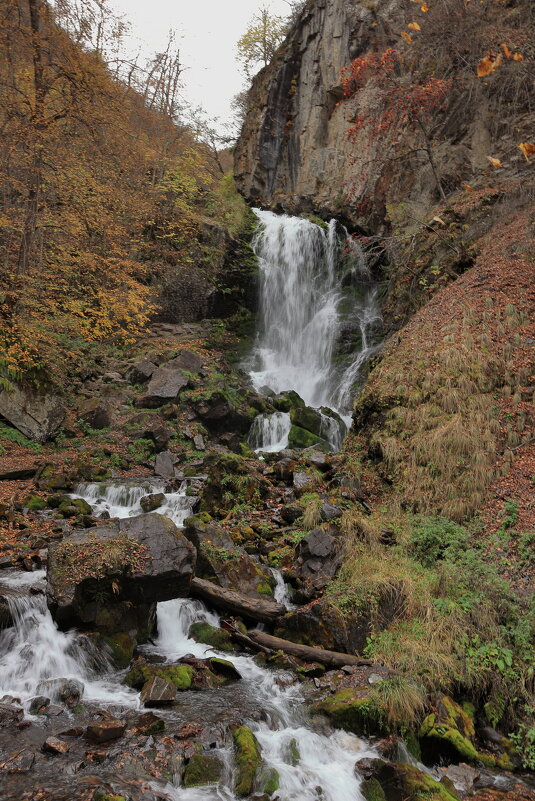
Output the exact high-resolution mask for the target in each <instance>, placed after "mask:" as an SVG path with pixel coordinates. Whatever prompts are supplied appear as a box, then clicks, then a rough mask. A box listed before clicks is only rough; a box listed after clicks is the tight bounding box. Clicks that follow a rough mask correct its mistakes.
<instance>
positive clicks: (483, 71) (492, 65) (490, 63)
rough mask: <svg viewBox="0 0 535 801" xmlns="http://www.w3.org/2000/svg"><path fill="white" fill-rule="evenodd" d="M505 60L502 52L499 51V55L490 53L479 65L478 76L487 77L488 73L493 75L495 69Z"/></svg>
mask: <svg viewBox="0 0 535 801" xmlns="http://www.w3.org/2000/svg"><path fill="white" fill-rule="evenodd" d="M502 62H503V55H502V53H498V55H497V56H492V55H488V56H485V58H482V59H481V61H480V62H479V64H478V65H477V77H478V78H485V77H486V76H487V75H491V74H492V73H493V72H494V70H497V69H498V67H499V66H500V64H501V63H502Z"/></svg>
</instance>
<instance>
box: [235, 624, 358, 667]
mask: <svg viewBox="0 0 535 801" xmlns="http://www.w3.org/2000/svg"><path fill="white" fill-rule="evenodd" d="M247 636H248V637H249V639H250V640H252V641H253V642H254V643H255V644H256V646H257V647H258V646H263V647H264V648H269V649H271V650H273V651H284V653H285V654H289V655H290V656H297V657H299V658H300V659H303V660H304V661H305V662H320V663H321V664H322V665H329V666H330V667H344V665H373V664H374V662H372V660H371V659H364V658H363V657H362V656H353V655H352V654H340V653H338V652H337V651H325V650H324V649H323V648H313V647H312V646H309V645H299V644H298V643H296V642H290V640H283V639H281V638H280V637H273V636H272V635H271V634H266V633H265V632H263V631H256V630H255V631H248V632H247Z"/></svg>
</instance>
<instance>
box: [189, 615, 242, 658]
mask: <svg viewBox="0 0 535 801" xmlns="http://www.w3.org/2000/svg"><path fill="white" fill-rule="evenodd" d="M189 636H190V637H191V639H192V640H195V642H201V643H204V644H205V645H211V646H212V648H216V649H217V650H218V651H232V650H234V649H233V647H232V642H231V639H230V634H229V633H228V631H225V629H220V628H217V627H216V626H211V625H210V623H204V622H202V621H200V622H199V623H193V624H192V626H191V627H190V630H189Z"/></svg>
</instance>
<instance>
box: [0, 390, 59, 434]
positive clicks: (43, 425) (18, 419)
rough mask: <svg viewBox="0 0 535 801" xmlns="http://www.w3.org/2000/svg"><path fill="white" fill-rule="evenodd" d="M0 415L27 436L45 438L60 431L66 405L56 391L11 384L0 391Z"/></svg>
mask: <svg viewBox="0 0 535 801" xmlns="http://www.w3.org/2000/svg"><path fill="white" fill-rule="evenodd" d="M0 416H2V417H5V418H6V420H8V421H9V422H10V423H11V425H13V426H15V428H18V430H19V431H21V432H22V433H23V434H25V435H26V436H27V437H28V438H29V439H33V440H35V441H36V442H45V441H46V440H47V439H49V438H50V437H52V436H53V435H54V434H56V433H57V431H59V428H60V426H61V424H62V423H63V420H64V419H65V409H64V408H63V406H62V403H61V401H60V399H59V398H58V397H57V396H56V395H50V394H49V395H46V394H45V395H39V394H37V393H36V392H34V391H33V390H30V389H26V388H24V387H22V386H16V385H14V386H13V387H12V388H11V389H10V390H3V391H2V392H0Z"/></svg>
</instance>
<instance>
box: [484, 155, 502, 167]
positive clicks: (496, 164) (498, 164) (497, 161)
mask: <svg viewBox="0 0 535 801" xmlns="http://www.w3.org/2000/svg"><path fill="white" fill-rule="evenodd" d="M487 159H488V160H489V161H490V163H491V164H492V166H493V167H496V168H499V167H501V166H502V163H501V161H500V159H495V158H493V157H492V156H487Z"/></svg>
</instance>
